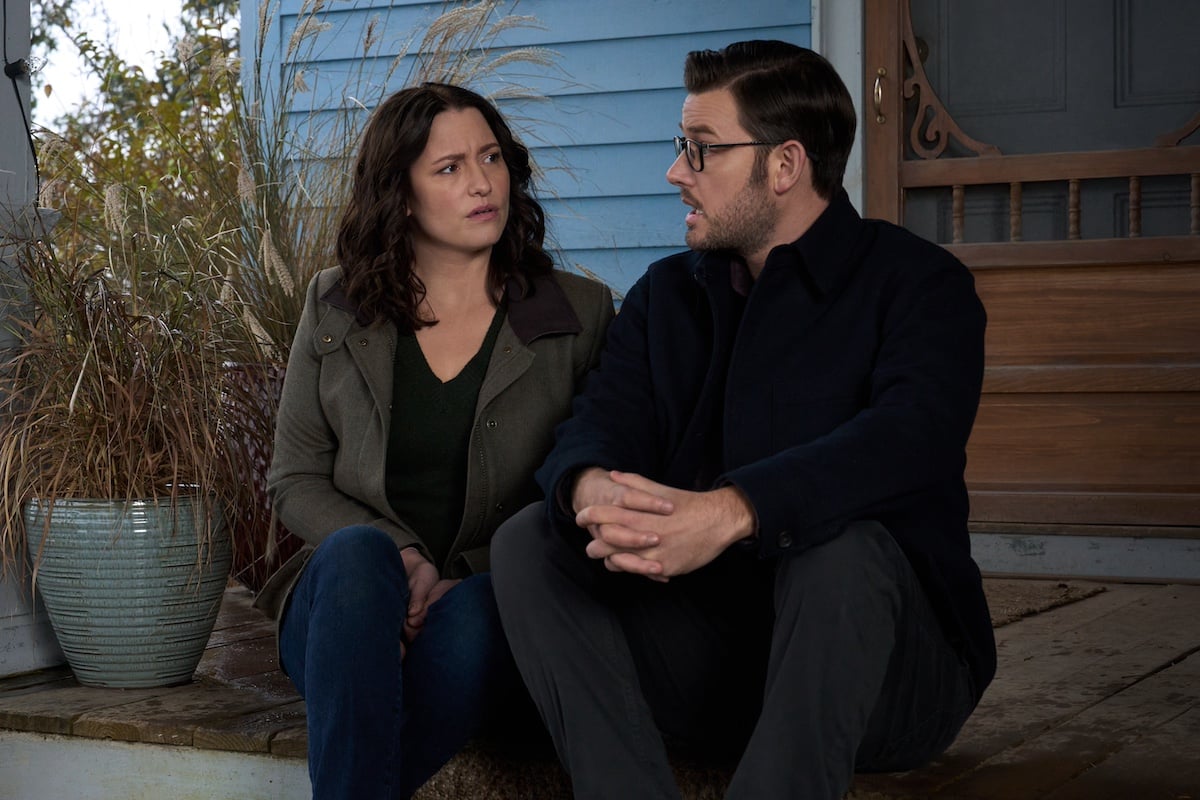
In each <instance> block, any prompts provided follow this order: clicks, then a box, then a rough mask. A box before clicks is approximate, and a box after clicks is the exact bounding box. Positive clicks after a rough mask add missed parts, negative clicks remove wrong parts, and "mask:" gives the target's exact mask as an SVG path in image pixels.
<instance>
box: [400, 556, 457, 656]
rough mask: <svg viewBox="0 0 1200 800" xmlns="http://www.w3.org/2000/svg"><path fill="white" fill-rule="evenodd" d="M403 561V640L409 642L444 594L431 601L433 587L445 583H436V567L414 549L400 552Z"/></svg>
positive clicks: (415, 635)
mask: <svg viewBox="0 0 1200 800" xmlns="http://www.w3.org/2000/svg"><path fill="white" fill-rule="evenodd" d="M400 558H401V559H403V561H404V571H405V572H406V573H407V574H408V615H407V617H406V619H405V620H404V638H405V639H406V640H407V641H409V642H411V641H412V640H414V639H416V638H417V634H418V633H420V632H421V626H422V625H424V624H425V614H426V612H427V611H428V610H429V606H431V605H432V604H433V602H434V600H436V599H437V598H438V597H441V596H442V594H445V591H446V590H445V589H442V590H441V592H439V593H438V594H437V596H436V597H433V598H432V599H431V595H432V594H433V590H434V587H436V586H437V585H438V584H439V583H444V582H445V581H438V571H437V567H435V566H433V564H430V563H429V561H428V560H426V558H425V557H424V556H423V555H421V553H420V551H418V550H417V549H416V548H415V547H408V548H405V549H404V550H401V551H400Z"/></svg>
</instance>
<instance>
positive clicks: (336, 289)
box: [256, 267, 613, 617]
mask: <svg viewBox="0 0 1200 800" xmlns="http://www.w3.org/2000/svg"><path fill="white" fill-rule="evenodd" d="M341 274H342V273H341V269H340V268H336V267H335V268H333V269H327V270H324V271H322V272H320V273H318V274H317V275H316V276H315V277H314V278H313V280H312V282H311V283H310V284H309V287H308V295H307V297H306V300H305V304H304V312H303V314H302V315H301V318H300V324H299V326H298V328H297V331H296V338H295V342H294V343H293V346H292V351H291V355H290V357H289V359H288V365H287V374H286V377H285V380H284V384H283V396H282V399H281V400H280V404H279V419H278V422H277V425H276V429H275V453H274V458H273V460H272V463H271V469H270V473H269V475H268V478H267V487H268V491H269V493H270V496H271V499H272V502H273V503H274V506H275V510H276V512H277V513H278V515H279V518H280V520H281V521H282V522H283V524H284V525H285V526H286V527H287V528H288V530H290V531H291V532H292V533H294V534H296V535H298V536H299V537H300V538H302V539H304V540H305V542H307V543H308V544H309V545H310V546H308V547H305V548H304V549H303V550H302V551H301V552H300V553H298V554H296V556H294V557H293V558H292V559H290V560H289V561H288V562H287V563H286V564H284V565H283V567H281V568H280V570H279V571H278V572H277V573H276V574H275V575H273V576H272V577H271V578H270V579H269V580H268V582H267V585H266V586H265V587H264V588H263V590H262V591H261V592H260V593H259V597H258V599H257V601H256V605H257V606H259V607H260V608H262V609H263V610H264V611H266V612H267V613H269V614H271V615H272V616H276V617H277V616H278V612H279V611H280V609H281V608H282V607H283V604H284V602H285V601H286V597H287V594H288V592H290V590H291V586H292V585H293V584H294V583H295V579H296V578H297V577H298V576H299V574H300V572H301V570H302V569H303V567H304V565H305V564H306V563H307V560H308V558H309V556H310V555H311V554H312V549H313V546H316V545H318V544H320V543H321V540H322V539H324V538H325V537H326V536H328V535H329V534H330V533H333V532H334V531H336V530H338V529H340V528H344V527H346V526H349V525H356V524H366V525H372V526H374V527H376V528H379V529H380V530H382V531H384V532H386V533H387V534H388V535H389V536H391V537H392V538H393V539H394V540H395V542H396V546H397V547H400V548H406V547H416V548H418V549H419V550H420V551H421V552H422V554H423V555H425V557H426V558H430V556H429V551H428V550H427V549H426V547H425V544H424V543H423V542H422V541H421V538H420V536H419V535H418V534H417V533H416V532H415V531H413V530H412V529H411V528H410V527H409V526H408V525H406V524H405V522H404V520H402V519H400V517H399V516H397V514H396V513H395V511H393V510H392V508H391V506H390V505H389V503H388V499H387V492H386V488H385V479H386V475H387V444H388V430H389V427H390V426H391V424H392V422H393V420H392V413H391V404H392V372H393V366H392V365H393V359H394V356H395V352H396V340H397V330H396V326H395V325H394V324H392V323H386V324H382V325H374V326H367V325H363V324H362V321H361V320H359V319H358V317H357V316H356V313H355V312H356V309H355V307H354V306H353V305H352V304H351V303H350V302H349V301H348V299H347V298H346V296H345V294H344V292H343V287H342V283H341V280H340V279H341ZM531 288H532V291H531V292H529V293H528V295H527V296H526V297H524V298H522V297H520V293H519V291H517V288H516V286H515V284H513V285H510V286H509V287H508V291H507V292H506V301H507V304H508V313H507V314H506V317H505V320H504V324H503V325H502V327H501V329H500V332H499V334H498V336H497V338H496V343H495V347H494V349H493V351H492V356H491V360H490V361H489V362H488V366H487V371H486V373H485V375H484V378H483V383H482V385H481V387H480V390H479V399H478V401H477V403H476V406H475V421H474V427H473V429H472V431H471V441H470V447H469V450H468V452H467V453H464V454H463V457H464V458H466V459H468V465H467V490H466V498H465V502H464V505H463V519H462V524H461V525H460V526H459V530H458V534H457V536H456V538H455V540H454V542H453V544H452V545H451V548H450V552H449V554H448V555H447V558H446V562H445V563H444V564H437V565H435V566H437V567H438V569H439V572H440V573H441V574H442V575H443V576H444V577H463V576H465V575H469V574H472V573H475V572H483V571H486V570H487V569H488V545H489V542H490V541H491V537H492V534H493V533H494V532H495V530H496V528H497V527H499V525H500V523H502V522H504V520H506V519H507V518H508V517H509V516H511V515H512V514H514V513H516V512H517V511H518V510H520V509H521V508H522V507H524V506H525V505H527V504H528V503H530V502H533V501H535V500H538V499H541V492H540V490H539V489H538V487H537V484H536V483H535V482H534V480H533V473H534V470H536V469H537V468H538V466H540V465H541V463H542V460H543V459H544V458H545V457H546V454H547V453H548V452H549V451H550V447H551V445H552V444H553V442H554V427H555V425H557V424H558V423H559V422H561V421H562V420H563V419H565V418H566V417H567V416H568V415H569V414H570V411H571V400H572V398H573V397H574V395H575V393H576V391H577V390H578V389H579V388H580V387H581V385H582V381H583V379H584V377H585V376H586V375H587V373H588V371H589V370H590V369H591V368H592V367H593V366H595V364H596V363H597V362H598V360H599V357H600V349H601V346H602V344H603V342H604V332H605V329H606V328H607V326H608V323H609V321H610V320H611V319H612V316H613V303H612V294H611V292H610V291H609V290H608V288H607V287H605V286H603V285H602V284H599V283H597V282H595V281H591V280H588V279H587V278H584V277H582V276H579V275H574V274H570V273H565V272H559V271H556V272H554V273H553V274H552V276H546V277H542V278H538V279H535V280H534V281H533V282H532V286H531ZM431 560H432V559H431Z"/></svg>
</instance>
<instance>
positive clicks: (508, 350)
mask: <svg viewBox="0 0 1200 800" xmlns="http://www.w3.org/2000/svg"><path fill="white" fill-rule="evenodd" d="M504 352H505V353H506V354H507V353H511V352H512V348H511V347H509V346H508V345H504Z"/></svg>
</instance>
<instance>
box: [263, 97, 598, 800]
mask: <svg viewBox="0 0 1200 800" xmlns="http://www.w3.org/2000/svg"><path fill="white" fill-rule="evenodd" d="M530 176H531V172H530V166H529V153H528V151H527V150H526V149H525V148H524V147H523V146H522V145H521V144H520V143H519V142H517V141H516V140H515V139H514V138H513V135H512V133H511V131H510V130H509V128H508V126H507V124H505V122H504V120H503V118H502V117H501V116H500V114H499V112H498V111H497V110H496V109H495V108H494V107H493V106H492V105H491V104H490V103H489V102H488V101H487V100H485V99H484V98H482V97H480V96H479V95H477V94H474V93H473V92H470V91H467V90H465V89H461V88H458V87H455V86H447V85H442V84H428V83H427V84H424V85H422V86H420V87H415V88H409V89H405V90H402V91H400V92H398V93H397V94H395V95H393V96H391V97H390V98H389V99H388V100H387V101H386V102H384V103H383V105H381V106H380V107H379V108H378V109H377V110H376V111H375V113H374V115H373V117H372V118H371V121H370V123H369V124H368V126H367V130H366V132H365V134H364V137H363V141H362V146H361V151H360V153H359V156H358V159H357V163H356V164H355V168H354V185H353V190H352V197H351V199H350V202H349V205H348V207H347V209H346V211H345V214H344V216H343V219H342V223H341V227H340V229H339V233H338V242H337V255H338V260H339V262H340V264H341V266H340V267H339V268H334V269H328V270H325V271H323V272H321V273H319V274H318V275H317V276H316V277H315V278H314V279H313V281H312V283H311V284H310V286H309V288H308V296H307V299H306V302H305V308H304V312H303V315H302V317H301V320H300V324H299V328H298V330H297V333H296V340H295V344H294V346H293V348H292V352H291V357H290V359H289V361H288V367H287V377H286V380H285V382H284V387H283V397H282V400H281V403H280V408H279V421H278V427H277V428H276V433H275V455H274V461H273V463H272V465H271V471H270V476H269V481H268V485H269V489H270V492H271V495H272V498H273V501H274V504H275V507H276V509H277V511H278V514H279V516H280V518H281V519H282V521H283V523H284V524H285V525H286V526H287V527H288V528H289V529H290V530H291V531H293V532H294V533H296V534H298V535H299V536H301V537H302V538H303V539H305V540H306V541H307V542H308V543H309V544H311V545H315V549H314V548H305V550H304V551H303V552H301V553H300V554H298V555H297V556H296V557H295V558H293V559H292V560H290V561H289V562H288V564H286V565H285V566H284V567H283V568H282V569H281V570H280V574H278V575H276V576H273V577H272V579H271V581H270V582H269V584H268V586H267V587H266V588H265V589H264V590H263V594H262V596H261V597H260V605H266V606H268V607H271V606H274V607H280V606H282V607H283V613H282V617H281V619H280V629H279V631H280V632H279V639H280V661H281V666H282V668H283V670H284V671H285V672H286V673H287V674H288V676H289V677H290V678H291V680H292V682H293V683H295V685H296V688H297V689H298V690H299V691H300V694H301V695H303V696H304V698H305V700H306V703H307V708H308V742H309V744H308V751H309V774H310V776H311V778H312V783H313V794H314V796H315V797H317V798H334V797H338V798H364V797H371V798H375V797H388V798H392V797H408V796H410V795H411V794H412V793H413V792H414V791H415V790H416V789H417V788H418V787H419V786H420V785H421V784H422V783H424V782H425V781H426V779H428V778H429V777H430V776H431V775H432V774H433V773H434V772H436V771H437V770H438V769H439V768H440V767H441V766H442V764H444V763H445V762H446V761H447V760H449V758H450V757H451V756H452V755H453V754H454V753H455V752H456V751H457V750H458V749H459V748H461V747H462V745H463V744H464V743H465V742H466V741H467V739H468V738H469V737H470V736H471V735H472V734H473V733H474V732H476V731H477V730H478V728H479V727H480V725H481V723H482V722H483V721H484V718H485V717H486V716H487V715H488V714H489V712H490V711H493V710H494V708H493V707H494V705H495V703H496V701H497V700H498V699H500V698H503V697H504V696H505V695H506V694H507V695H509V696H511V694H512V693H513V692H516V691H523V689H521V685H520V680H519V678H518V677H517V675H516V671H515V667H513V665H512V663H511V656H510V655H509V652H508V647H507V644H506V642H505V640H504V636H503V632H502V631H501V629H500V623H499V617H498V615H497V612H496V609H495V601H494V599H493V596H492V586H491V576H490V575H489V573H488V571H487V570H488V543H489V541H490V539H491V536H492V534H493V532H494V531H495V530H496V528H497V526H499V525H500V523H501V522H503V521H504V520H505V519H506V518H507V517H508V516H509V515H510V514H512V513H514V512H516V511H517V510H518V509H520V508H522V507H523V506H524V505H525V504H526V503H528V502H530V501H531V500H535V499H538V497H539V493H538V490H537V487H536V485H535V484H534V481H533V472H534V470H535V469H536V468H537V466H538V465H539V464H540V463H541V460H542V458H543V457H544V456H545V454H546V453H547V452H548V451H549V449H550V445H551V443H552V436H553V428H554V426H555V425H556V424H557V423H558V422H559V421H561V420H562V419H564V418H565V417H566V416H567V414H568V413H569V410H570V402H571V398H572V396H573V395H574V393H575V390H576V387H577V385H578V383H579V381H580V380H581V379H582V378H583V377H584V375H585V374H586V373H587V371H588V370H589V369H590V368H591V367H592V366H593V365H594V364H595V363H596V361H597V359H598V354H599V350H600V347H601V343H602V340H603V334H604V330H605V327H606V326H607V324H608V322H609V320H610V319H611V318H612V313H613V311H612V296H611V294H610V293H609V291H608V290H607V289H606V288H605V287H603V286H602V285H600V284H598V283H595V282H593V281H589V280H587V279H585V278H582V277H579V276H576V275H571V274H566V273H563V272H558V271H554V270H553V269H552V262H551V259H550V257H549V256H548V255H547V254H546V252H545V251H544V250H543V249H542V240H543V235H544V232H545V223H544V218H543V215H542V210H541V208H540V207H539V205H538V204H537V202H536V201H535V200H534V199H533V198H532V197H531V196H530V194H529V182H530ZM297 572H299V574H298V575H297ZM281 598H286V599H283V600H282V602H280V599H281Z"/></svg>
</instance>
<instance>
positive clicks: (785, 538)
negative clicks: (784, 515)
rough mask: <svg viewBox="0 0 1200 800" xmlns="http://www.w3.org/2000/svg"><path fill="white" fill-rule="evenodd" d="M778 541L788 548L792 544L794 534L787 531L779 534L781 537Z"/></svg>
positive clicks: (781, 545)
mask: <svg viewBox="0 0 1200 800" xmlns="http://www.w3.org/2000/svg"><path fill="white" fill-rule="evenodd" d="M777 541H778V542H779V546H780V547H782V548H784V549H785V550H786V549H787V548H789V547H791V546H792V535H791V534H790V533H788V532H787V531H784V532H783V533H781V534H779V539H778V540H777Z"/></svg>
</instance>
